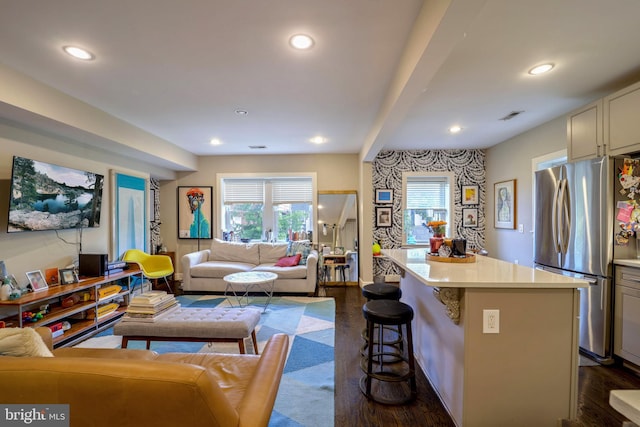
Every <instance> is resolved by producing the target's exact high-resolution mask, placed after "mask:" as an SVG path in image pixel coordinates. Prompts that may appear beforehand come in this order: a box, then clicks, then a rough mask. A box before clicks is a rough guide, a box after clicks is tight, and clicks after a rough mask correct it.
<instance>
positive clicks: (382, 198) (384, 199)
mask: <svg viewBox="0 0 640 427" xmlns="http://www.w3.org/2000/svg"><path fill="white" fill-rule="evenodd" d="M376 203H379V204H383V205H384V204H391V203H393V190H391V189H377V190H376Z"/></svg>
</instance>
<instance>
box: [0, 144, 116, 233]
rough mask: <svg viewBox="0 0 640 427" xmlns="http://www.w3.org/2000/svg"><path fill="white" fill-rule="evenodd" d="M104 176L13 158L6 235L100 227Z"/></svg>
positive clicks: (22, 158)
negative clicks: (21, 232) (20, 232)
mask: <svg viewBox="0 0 640 427" xmlns="http://www.w3.org/2000/svg"><path fill="white" fill-rule="evenodd" d="M103 183H104V176H103V175H100V174H97V173H93V172H87V171H82V170H77V169H71V168H67V167H63V166H58V165H53V164H50V163H45V162H40V161H37V160H31V159H26V158H24V157H18V156H14V157H13V169H12V172H11V190H10V196H9V197H10V200H9V221H8V227H7V231H8V232H9V233H13V232H18V231H37V230H61V229H67V228H85V227H99V226H100V206H101V204H102V186H103Z"/></svg>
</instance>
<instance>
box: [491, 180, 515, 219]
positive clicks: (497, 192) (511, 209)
mask: <svg viewBox="0 0 640 427" xmlns="http://www.w3.org/2000/svg"><path fill="white" fill-rule="evenodd" d="M493 193H494V227H495V228H508V229H515V228H516V180H515V179H511V180H508V181H501V182H496V183H495V184H493Z"/></svg>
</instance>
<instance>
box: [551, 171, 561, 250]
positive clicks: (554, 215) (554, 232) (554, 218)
mask: <svg viewBox="0 0 640 427" xmlns="http://www.w3.org/2000/svg"><path fill="white" fill-rule="evenodd" d="M559 191H560V183H557V184H556V188H555V190H554V191H553V205H552V209H551V236H552V240H553V247H554V249H555V251H556V252H560V250H559V247H558V192H559Z"/></svg>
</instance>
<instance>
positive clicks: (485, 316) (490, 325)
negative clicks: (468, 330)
mask: <svg viewBox="0 0 640 427" xmlns="http://www.w3.org/2000/svg"><path fill="white" fill-rule="evenodd" d="M482 333H483V334H499V333H500V310H482Z"/></svg>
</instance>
